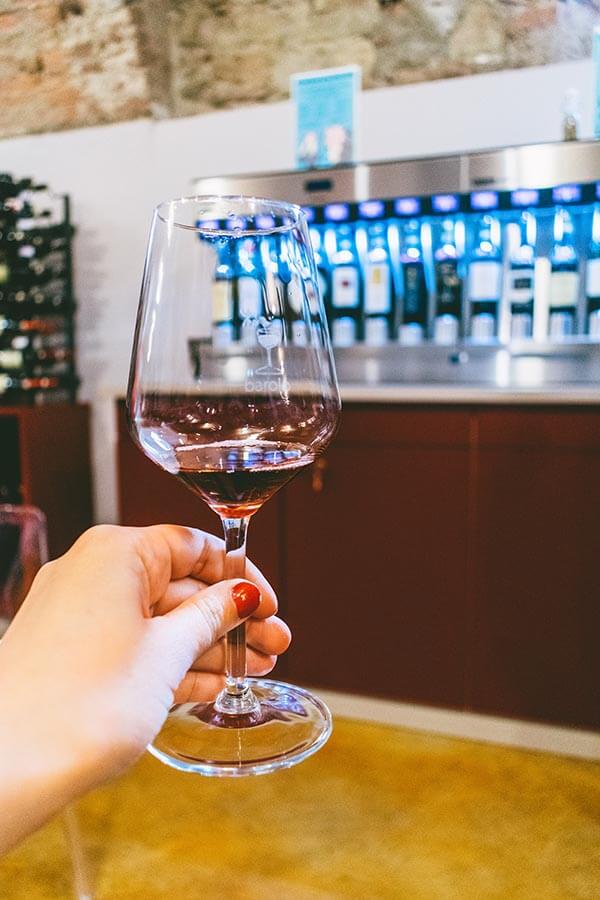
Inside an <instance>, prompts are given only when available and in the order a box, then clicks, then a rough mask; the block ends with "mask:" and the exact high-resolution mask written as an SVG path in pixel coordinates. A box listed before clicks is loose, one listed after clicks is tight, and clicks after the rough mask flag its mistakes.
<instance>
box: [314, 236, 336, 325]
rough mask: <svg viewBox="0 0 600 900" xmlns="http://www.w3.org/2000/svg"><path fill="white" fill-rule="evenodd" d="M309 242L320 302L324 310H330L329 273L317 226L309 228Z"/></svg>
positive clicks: (321, 238) (325, 253)
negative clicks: (315, 270)
mask: <svg viewBox="0 0 600 900" xmlns="http://www.w3.org/2000/svg"><path fill="white" fill-rule="evenodd" d="M310 240H311V243H312V246H313V251H314V257H315V265H316V268H317V280H318V285H319V291H320V294H321V300H322V301H323V305H324V307H325V309H326V310H329V308H330V300H329V294H330V291H331V273H330V267H329V263H328V260H327V252H326V250H325V242H324V240H323V231H322V229H321V228H319V227H318V226H317V225H311V227H310Z"/></svg>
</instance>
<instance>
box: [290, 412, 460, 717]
mask: <svg viewBox="0 0 600 900" xmlns="http://www.w3.org/2000/svg"><path fill="white" fill-rule="evenodd" d="M439 415H440V416H442V417H443V418H444V419H445V425H446V427H445V428H444V427H442V428H440V429H439V431H437V432H436V422H435V420H436V418H437V417H438V413H437V412H436V411H431V410H428V411H412V412H411V413H410V414H409V415H408V416H407V417H406V419H402V418H401V417H400V416H397V420H398V421H396V422H394V420H393V418H392V419H391V418H390V413H389V412H386V414H385V415H383V416H382V415H381V413H380V411H378V410H376V409H373V410H372V409H370V408H369V407H364V408H362V409H354V408H353V409H352V410H350V411H348V413H347V414H346V417H345V419H344V422H343V425H342V428H341V430H340V434H339V436H338V438H337V440H336V442H335V445H334V446H333V447H332V448H331V449H330V451H329V452H328V453H327V457H326V462H327V468H326V469H325V471H324V473H323V477H322V482H323V486H322V490H321V491H318V492H317V491H315V490H314V488H313V484H312V482H313V473H312V472H310V471H308V472H307V473H305V474H303V475H301V476H299V477H298V478H297V479H296V480H295V482H293V483H292V484H291V485H290V487H289V488H288V489H287V491H286V493H285V497H284V503H285V512H286V515H285V522H284V529H285V532H284V534H285V571H286V602H287V606H288V621H289V624H290V626H291V628H292V631H293V634H294V643H293V645H292V648H291V650H290V651H289V667H290V676H291V677H292V679H294V680H297V681H300V682H305V683H308V684H315V685H318V684H325V685H327V686H328V687H331V688H336V689H338V690H348V691H354V692H356V693H374V694H379V695H381V696H387V697H395V698H399V697H401V698H402V699H406V700H413V701H417V702H427V703H435V704H440V705H450V706H460V705H461V704H462V697H463V685H464V660H465V652H466V646H465V635H466V621H465V613H466V535H467V482H468V417H467V415H466V414H464V413H439ZM391 416H392V417H393V413H392V414H391ZM440 424H441V423H440ZM432 510H435V511H436V515H435V518H432Z"/></svg>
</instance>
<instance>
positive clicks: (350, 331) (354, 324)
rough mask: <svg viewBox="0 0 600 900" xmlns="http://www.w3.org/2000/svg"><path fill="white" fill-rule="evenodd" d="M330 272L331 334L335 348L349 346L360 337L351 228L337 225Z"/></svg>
mask: <svg viewBox="0 0 600 900" xmlns="http://www.w3.org/2000/svg"><path fill="white" fill-rule="evenodd" d="M331 262H332V269H331V302H330V317H331V333H332V341H333V345H334V347H352V346H354V344H356V343H357V341H359V340H360V339H361V337H362V328H361V325H362V322H361V319H362V310H361V297H362V285H361V280H362V279H361V271H360V261H359V258H358V252H357V249H356V241H355V235H354V228H353V227H352V226H351V225H348V224H343V225H339V226H338V227H337V229H336V236H335V252H334V253H333V254H332V260H331Z"/></svg>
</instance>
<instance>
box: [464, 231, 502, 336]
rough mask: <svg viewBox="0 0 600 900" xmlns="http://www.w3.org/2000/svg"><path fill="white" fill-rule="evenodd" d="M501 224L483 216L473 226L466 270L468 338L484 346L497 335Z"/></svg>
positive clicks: (500, 289)
mask: <svg viewBox="0 0 600 900" xmlns="http://www.w3.org/2000/svg"><path fill="white" fill-rule="evenodd" d="M500 245H501V232H500V222H499V220H498V219H497V218H496V216H492V215H489V214H488V213H486V214H485V215H482V216H481V217H480V218H479V219H478V220H477V223H476V238H475V247H474V250H473V254H472V257H471V261H470V263H469V270H468V287H467V291H468V298H469V307H470V335H471V338H472V340H473V341H475V342H477V343H485V342H487V341H490V340H493V339H494V338H495V337H496V335H497V332H498V304H499V302H500V296H501V292H502V252H501V247H500Z"/></svg>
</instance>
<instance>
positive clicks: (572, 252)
mask: <svg viewBox="0 0 600 900" xmlns="http://www.w3.org/2000/svg"><path fill="white" fill-rule="evenodd" d="M553 234H554V244H553V246H552V252H551V254H550V291H549V309H550V319H549V325H548V330H549V336H550V338H551V339H553V340H560V339H561V338H566V337H570V336H571V335H573V334H575V331H576V325H577V301H578V298H579V255H578V253H577V248H576V246H575V227H574V224H573V218H572V216H571V214H570V213H569V211H568V210H567V209H565V208H564V207H559V208H558V209H557V210H556V212H555V214H554V226H553Z"/></svg>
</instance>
